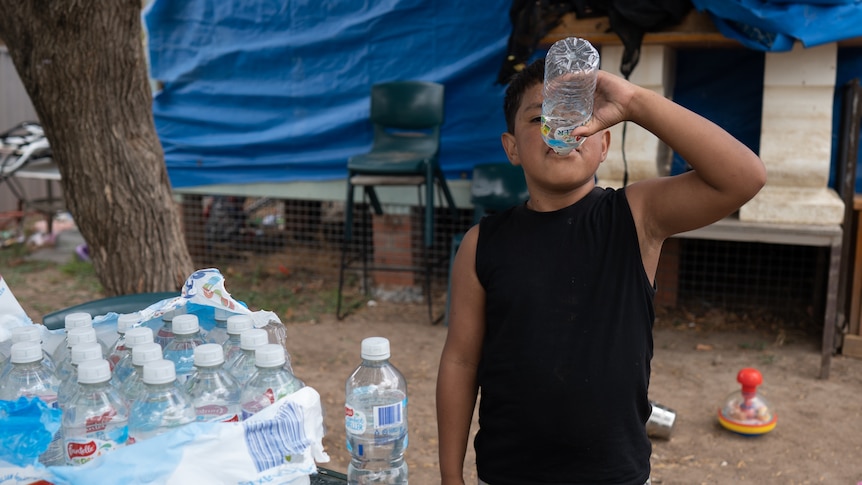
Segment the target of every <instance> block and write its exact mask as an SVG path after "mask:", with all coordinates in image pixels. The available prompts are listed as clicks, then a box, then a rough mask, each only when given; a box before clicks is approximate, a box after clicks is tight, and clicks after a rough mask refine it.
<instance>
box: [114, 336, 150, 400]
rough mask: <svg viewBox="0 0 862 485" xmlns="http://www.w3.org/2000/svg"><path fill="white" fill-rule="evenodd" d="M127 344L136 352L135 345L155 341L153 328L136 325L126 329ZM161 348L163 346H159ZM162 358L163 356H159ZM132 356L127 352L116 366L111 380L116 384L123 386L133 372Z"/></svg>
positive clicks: (125, 338)
mask: <svg viewBox="0 0 862 485" xmlns="http://www.w3.org/2000/svg"><path fill="white" fill-rule="evenodd" d="M124 340H125V346H126V347H128V348H129V349H131V350H132V352H134V350H135V347H137V346H138V345H145V344H151V343H154V342H153V329H151V328H150V327H134V328H130V329H128V330H127V331H126V335H125V337H124ZM159 349H161V346H159ZM159 358H161V356H159ZM132 366H133V362H132V356H131V355H130V354H126V355H124V356H122V357H121V358H120V360H119V362H117V364H116V365H115V366H114V370H113V372H114V379H113V380H112V381H111V382H113V383H114V385H117V386H122V384H123V382H124V381H125V380H126V379H127V378H128V377H129V374H131V373H132Z"/></svg>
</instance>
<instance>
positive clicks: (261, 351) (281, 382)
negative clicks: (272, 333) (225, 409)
mask: <svg viewBox="0 0 862 485" xmlns="http://www.w3.org/2000/svg"><path fill="white" fill-rule="evenodd" d="M254 354H255V357H254V365H255V367H256V369H257V370H256V371H255V372H254V374H252V376H251V378H250V379H249V380H248V382H247V383H246V384H245V385H244V386H243V388H242V398H241V401H242V419H244V420H245V419H248V418H249V417H251V416H252V415H254V414H255V413H258V412H260V410H261V409H263V408H265V407H267V406H270V405H272V404H274V403H275V402H276V401H278V400H279V399H281V398H283V397H284V396H287V395H288V394H293V393H294V392H296V391H298V390H300V389H301V388H303V387H305V384H304V383H303V382H302V381H300V380H299V379H297V378H296V376H294V375H293V373H291V372H290V371H289V370H287V368H285V366H284V364H285V360H284V347H282V346H281V345H278V344H264V345H261V346H259V347H257V348H256V349H255V351H254Z"/></svg>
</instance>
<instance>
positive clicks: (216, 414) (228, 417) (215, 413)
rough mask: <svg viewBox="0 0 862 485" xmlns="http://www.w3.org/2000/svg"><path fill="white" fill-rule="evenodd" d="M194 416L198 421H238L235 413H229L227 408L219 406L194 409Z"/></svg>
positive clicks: (210, 405) (208, 405)
mask: <svg viewBox="0 0 862 485" xmlns="http://www.w3.org/2000/svg"><path fill="white" fill-rule="evenodd" d="M195 414H196V415H197V420H198V421H218V422H220V423H229V422H237V421H239V416H238V415H237V413H235V412H231V410H230V408H229V407H228V406H224V405H221V404H207V405H205V406H199V407H196V408H195Z"/></svg>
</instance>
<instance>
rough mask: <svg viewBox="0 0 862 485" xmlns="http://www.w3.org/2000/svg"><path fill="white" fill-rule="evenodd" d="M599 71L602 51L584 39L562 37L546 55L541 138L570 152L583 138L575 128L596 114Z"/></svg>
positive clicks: (559, 151)
mask: <svg viewBox="0 0 862 485" xmlns="http://www.w3.org/2000/svg"><path fill="white" fill-rule="evenodd" d="M598 73H599V53H598V51H597V50H596V48H595V47H593V45H592V44H590V43H589V41H587V40H585V39H581V38H578V37H568V38H566V39H562V40H559V41H557V42H555V43H554V45H552V46H551V48H550V49H549V50H548V54H547V56H545V82H544V86H543V90H542V94H543V98H544V99H543V101H542V138H543V139H544V140H545V143H546V144H547V145H548V146H549V147H551V148H552V149H553V150H554V151H555V152H556V153H557V154H558V155H568V154H569V153H570V152H571V151H572V150H574V149H575V148H577V147H579V146H580V145H581V143H583V141H584V137H581V136H575V135H574V134H573V131H574V130H575V128H577V127H579V126H581V125H583V124H584V123H586V122H587V121H588V120H589V119H590V117H592V115H593V96H594V94H595V91H596V78H597V77H598Z"/></svg>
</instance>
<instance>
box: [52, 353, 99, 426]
mask: <svg viewBox="0 0 862 485" xmlns="http://www.w3.org/2000/svg"><path fill="white" fill-rule="evenodd" d="M69 355H70V358H69V364H70V367H69V374H68V375H67V376H66V379H64V380H63V382H61V383H60V389H59V390H58V391H57V401H58V402H59V403H60V408H61V409H63V411H65V410H66V405H67V404H69V403H70V402H72V400H73V399H74V398H75V393H76V392H78V375H79V367H80V365H81V363H83V362H86V361H88V360H97V359H101V358H102V357H103V355H102V346H101V345H99V344H97V343H96V342H87V343H83V344H78V345H75V346H73V347H72V349H71V350H70V351H69Z"/></svg>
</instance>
